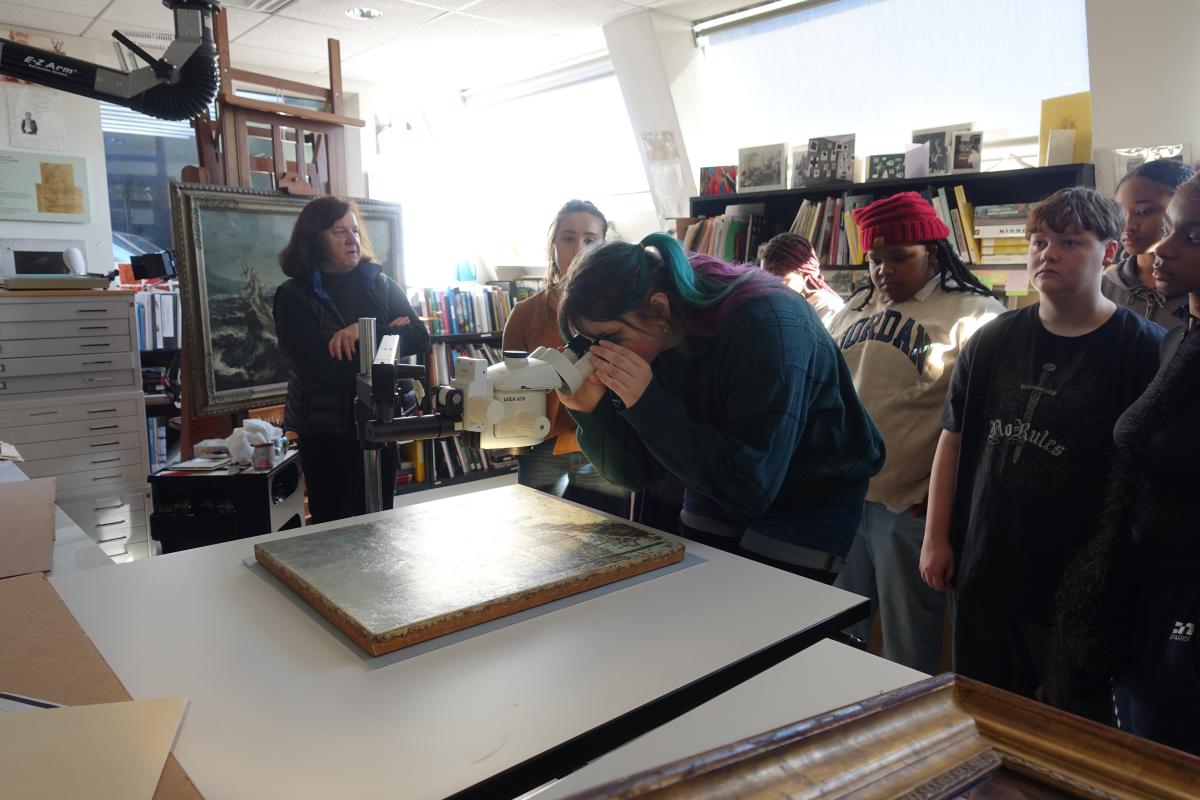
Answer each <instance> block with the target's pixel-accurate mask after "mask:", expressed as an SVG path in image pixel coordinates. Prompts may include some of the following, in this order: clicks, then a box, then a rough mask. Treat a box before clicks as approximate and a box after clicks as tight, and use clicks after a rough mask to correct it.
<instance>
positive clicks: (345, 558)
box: [254, 486, 684, 655]
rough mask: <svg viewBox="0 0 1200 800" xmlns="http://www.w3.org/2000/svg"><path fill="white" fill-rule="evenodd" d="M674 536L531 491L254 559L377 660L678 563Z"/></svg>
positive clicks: (312, 536)
mask: <svg viewBox="0 0 1200 800" xmlns="http://www.w3.org/2000/svg"><path fill="white" fill-rule="evenodd" d="M683 553H684V548H683V545H682V544H680V543H679V542H678V541H676V540H675V539H673V538H670V537H667V536H663V535H661V534H659V533H656V532H654V531H649V530H646V529H644V528H639V527H637V526H634V525H632V524H631V523H628V522H625V521H623V520H618V519H614V518H612V517H607V516H604V515H602V514H597V513H595V512H593V511H590V510H588V509H586V508H582V507H580V506H576V505H573V504H571V503H567V502H564V501H562V500H559V499H558V498H555V497H552V496H550V495H547V494H544V493H542V492H538V491H534V490H533V489H529V488H526V487H523V486H506V487H503V488H500V489H492V490H490V491H485V492H475V493H472V494H469V495H466V496H463V497H456V498H453V499H446V500H437V501H434V502H431V503H423V504H421V505H418V506H411V507H409V508H406V509H404V510H403V511H398V512H396V513H393V514H390V515H388V516H387V517H386V518H384V519H377V520H373V521H370V522H357V523H351V524H348V525H344V526H342V527H338V528H333V529H330V530H326V531H317V532H315V533H309V534H302V535H300V536H294V537H291V538H288V539H276V540H274V541H270V542H263V543H262V544H257V545H255V546H254V557H255V558H256V559H257V560H258V562H259V563H260V564H262V565H263V567H265V568H266V569H267V570H268V571H269V572H271V573H272V574H273V575H275V576H276V577H277V578H279V579H280V580H281V581H282V582H283V583H284V584H285V585H286V586H288V587H289V588H290V589H292V590H293V591H294V592H296V594H298V595H299V596H300V597H302V598H303V599H304V600H305V601H306V602H308V603H309V605H311V606H312V607H313V608H314V609H316V610H317V611H318V612H320V613H321V614H322V615H323V616H324V617H325V618H326V619H328V620H329V621H330V622H332V623H333V624H334V625H335V626H336V627H337V628H338V629H339V630H340V631H342V632H343V633H345V634H346V635H347V636H348V637H350V639H351V640H352V641H353V642H354V643H355V644H357V645H358V646H359V647H361V648H362V649H363V650H365V651H366V652H367V653H370V654H371V655H381V654H383V653H388V652H391V651H393V650H398V649H400V648H402V647H407V646H409V645H412V644H416V643H418V642H423V641H426V640H428V639H432V638H434V637H437V636H442V635H444V634H447V633H451V632H453V631H457V630H461V629H463V628H467V627H470V626H472V625H477V624H479V623H481V622H487V621H489V620H493V619H497V618H499V617H503V616H506V615H508V614H513V613H516V612H518V611H523V610H525V609H527V608H532V607H534V606H538V605H541V604H543V603H548V602H550V601H552V600H557V599H559V598H562V597H568V596H570V595H573V594H577V593H579V592H583V591H586V590H588V589H593V588H595V587H597V586H604V585H605V584H609V583H613V582H614V581H618V580H622V579H624V578H628V577H631V576H633V575H638V574H641V573H643V572H648V571H650V570H653V569H657V568H659V567H664V566H668V565H670V564H674V563H676V562H678V561H681V560H682V559H683Z"/></svg>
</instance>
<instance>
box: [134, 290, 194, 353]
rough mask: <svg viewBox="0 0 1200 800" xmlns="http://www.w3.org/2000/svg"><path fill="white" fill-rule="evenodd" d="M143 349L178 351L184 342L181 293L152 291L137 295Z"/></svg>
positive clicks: (139, 333)
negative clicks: (180, 303) (180, 302)
mask: <svg viewBox="0 0 1200 800" xmlns="http://www.w3.org/2000/svg"><path fill="white" fill-rule="evenodd" d="M133 302H134V306H135V308H136V312H137V329H138V349H139V350H178V349H179V348H180V346H181V344H182V342H183V314H181V313H180V306H179V291H178V290H174V291H163V290H149V291H145V292H138V293H137V294H135V295H134V296H133Z"/></svg>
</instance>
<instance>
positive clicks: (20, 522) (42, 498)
mask: <svg viewBox="0 0 1200 800" xmlns="http://www.w3.org/2000/svg"><path fill="white" fill-rule="evenodd" d="M55 486H56V481H55V479H54V478H34V479H32V480H28V481H12V482H9V483H0V508H2V509H4V513H3V514H2V515H0V578H8V577H11V576H13V575H25V574H28V573H31V572H45V571H46V570H48V569H50V562H51V554H52V552H53V550H54V489H55Z"/></svg>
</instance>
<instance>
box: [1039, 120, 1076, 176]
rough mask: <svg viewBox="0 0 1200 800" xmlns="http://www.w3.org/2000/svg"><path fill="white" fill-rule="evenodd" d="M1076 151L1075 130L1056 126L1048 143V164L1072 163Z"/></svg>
mask: <svg viewBox="0 0 1200 800" xmlns="http://www.w3.org/2000/svg"><path fill="white" fill-rule="evenodd" d="M1074 151H1075V131H1074V130H1072V129H1070V128H1054V129H1053V130H1051V131H1050V139H1049V141H1048V143H1047V144H1046V166H1048V167H1050V166H1054V165H1055V164H1070V163H1071V160H1072V157H1073V156H1072V154H1073V153H1074Z"/></svg>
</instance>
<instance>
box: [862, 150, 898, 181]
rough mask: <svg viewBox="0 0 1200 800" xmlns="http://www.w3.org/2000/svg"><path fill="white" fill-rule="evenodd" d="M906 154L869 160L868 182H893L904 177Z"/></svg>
mask: <svg viewBox="0 0 1200 800" xmlns="http://www.w3.org/2000/svg"><path fill="white" fill-rule="evenodd" d="M904 166H905V165H904V153H888V154H886V155H876V156H870V157H868V158H867V181H868V182H870V181H892V180H897V179H899V178H903V177H904Z"/></svg>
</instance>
